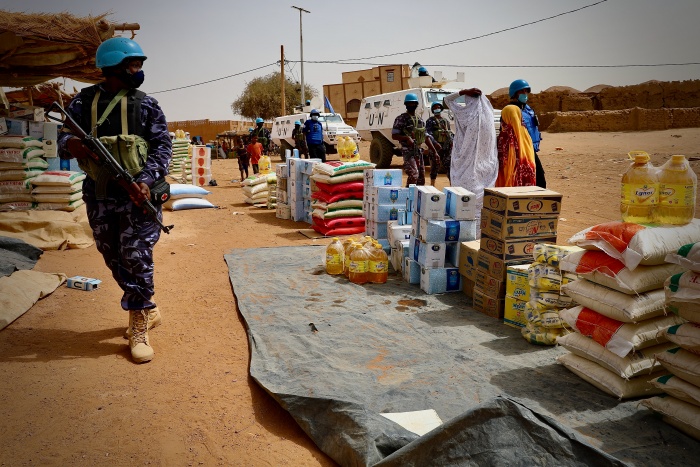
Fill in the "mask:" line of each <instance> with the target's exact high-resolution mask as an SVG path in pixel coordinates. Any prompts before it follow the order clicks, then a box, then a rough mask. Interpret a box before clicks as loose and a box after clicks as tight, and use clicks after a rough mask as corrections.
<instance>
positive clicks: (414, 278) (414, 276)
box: [401, 258, 420, 284]
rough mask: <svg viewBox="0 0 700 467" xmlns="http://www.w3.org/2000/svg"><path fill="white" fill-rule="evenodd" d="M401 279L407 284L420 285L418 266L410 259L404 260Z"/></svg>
mask: <svg viewBox="0 0 700 467" xmlns="http://www.w3.org/2000/svg"><path fill="white" fill-rule="evenodd" d="M401 272H402V274H403V279H404V280H405V281H406V282H408V283H409V284H420V264H418V263H417V262H415V261H414V260H412V259H411V258H404V263H403V270H402V271H401Z"/></svg>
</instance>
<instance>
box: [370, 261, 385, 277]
mask: <svg viewBox="0 0 700 467" xmlns="http://www.w3.org/2000/svg"><path fill="white" fill-rule="evenodd" d="M386 268H387V264H386V261H370V262H369V272H372V273H375V274H378V273H382V272H386V271H387V269H386Z"/></svg>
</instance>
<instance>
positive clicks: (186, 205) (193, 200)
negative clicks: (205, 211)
mask: <svg viewBox="0 0 700 467" xmlns="http://www.w3.org/2000/svg"><path fill="white" fill-rule="evenodd" d="M210 194H211V191H207V190H205V189H204V188H202V187H198V186H194V185H190V184H189V183H171V184H170V199H169V200H168V201H166V202H165V203H164V204H163V207H164V208H165V209H170V210H171V211H184V210H186V209H201V208H215V207H216V206H214V205H213V204H211V203H210V202H209V201H207V200H206V199H204V197H205V196H207V195H210Z"/></svg>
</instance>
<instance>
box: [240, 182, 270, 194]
mask: <svg viewBox="0 0 700 467" xmlns="http://www.w3.org/2000/svg"><path fill="white" fill-rule="evenodd" d="M262 191H264V192H267V191H268V190H267V183H257V184H255V185H248V186H244V187H243V194H245V195H246V196H252V195H254V194H256V193H260V192H262Z"/></svg>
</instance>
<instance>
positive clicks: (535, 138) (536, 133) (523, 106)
mask: <svg viewBox="0 0 700 467" xmlns="http://www.w3.org/2000/svg"><path fill="white" fill-rule="evenodd" d="M508 94H509V95H510V103H511V104H512V105H516V106H518V108H519V109H520V110H521V112H522V115H523V125H525V128H527V132H528V133H529V134H530V138H531V140H532V146H533V148H534V152H535V174H536V179H537V180H536V183H535V184H536V185H537V186H539V187H542V188H547V180H546V179H545V176H544V167H542V162H540V158H539V156H538V155H537V153H538V152H539V151H540V141H542V135H541V133H540V128H539V126H540V123H539V121H538V120H537V115H535V111H534V110H532V108H531V107H530V106H529V105H528V104H527V101H528V96H529V94H530V84H529V83H528V82H527V81H525V80H524V79H516V80H515V81H513V82H512V83H510V88H509V89H508Z"/></svg>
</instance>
